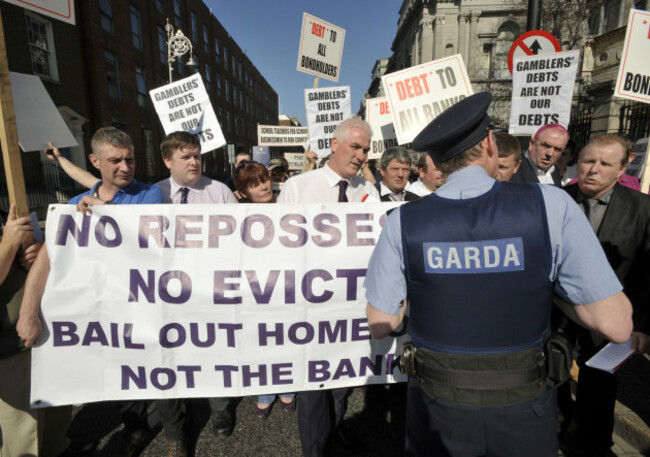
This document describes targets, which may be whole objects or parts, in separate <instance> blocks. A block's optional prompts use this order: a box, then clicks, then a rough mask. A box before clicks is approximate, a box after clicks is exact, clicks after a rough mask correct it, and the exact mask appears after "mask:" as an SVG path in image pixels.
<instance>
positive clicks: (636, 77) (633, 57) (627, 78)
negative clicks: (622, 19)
mask: <svg viewBox="0 0 650 457" xmlns="http://www.w3.org/2000/svg"><path fill="white" fill-rule="evenodd" d="M649 47H650V11H642V10H635V9H632V10H630V16H629V19H628V22H627V31H626V32H625V44H624V46H623V53H622V55H621V65H620V66H619V68H618V78H617V79H616V90H615V91H614V95H616V96H617V97H621V98H627V99H630V100H635V101H638V102H643V103H650V59H648V49H649Z"/></svg>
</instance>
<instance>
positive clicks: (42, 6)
mask: <svg viewBox="0 0 650 457" xmlns="http://www.w3.org/2000/svg"><path fill="white" fill-rule="evenodd" d="M4 1H5V2H7V3H11V4H12V5H18V6H22V7H23V8H26V9H28V10H32V11H36V12H37V13H39V14H42V15H43V16H48V17H51V18H53V19H58V20H60V21H63V22H67V23H69V24H72V25H74V23H75V22H74V0H29V1H27V0H4Z"/></svg>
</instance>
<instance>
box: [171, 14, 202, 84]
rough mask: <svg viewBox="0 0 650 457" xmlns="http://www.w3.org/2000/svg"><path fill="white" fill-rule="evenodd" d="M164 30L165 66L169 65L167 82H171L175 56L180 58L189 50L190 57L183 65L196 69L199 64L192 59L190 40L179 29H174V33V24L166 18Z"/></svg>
mask: <svg viewBox="0 0 650 457" xmlns="http://www.w3.org/2000/svg"><path fill="white" fill-rule="evenodd" d="M165 30H166V31H167V66H168V67H169V82H172V69H173V63H174V62H175V61H176V58H179V59H180V58H181V56H183V55H185V54H186V53H187V52H188V51H189V53H190V59H189V60H188V61H187V63H186V64H185V66H186V67H188V68H190V69H196V68H198V66H199V64H198V62H197V61H196V60H194V56H193V55H192V42H191V41H190V39H189V38H187V37H186V36H185V35H184V34H183V32H182V31H181V30H180V29H178V30H176V33H174V26H173V25H171V24H170V23H169V19H167V25H165Z"/></svg>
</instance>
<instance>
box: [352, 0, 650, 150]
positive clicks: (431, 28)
mask: <svg viewBox="0 0 650 457" xmlns="http://www.w3.org/2000/svg"><path fill="white" fill-rule="evenodd" d="M587 1H588V0H587ZM582 3H585V2H584V1H583V2H582ZM593 3H597V4H598V6H597V7H592V8H588V9H585V11H581V10H580V8H579V5H578V4H577V3H576V4H575V5H573V6H572V7H573V8H574V10H575V11H574V10H569V7H570V6H567V3H566V2H563V1H560V0H548V1H544V2H542V7H543V11H542V27H541V28H542V29H545V30H549V31H551V32H552V33H553V34H554V35H555V36H556V37H557V38H558V40H559V41H560V43H561V44H562V47H563V49H564V50H569V49H581V50H582V51H583V52H582V59H583V61H582V66H581V68H580V69H579V70H578V76H577V80H576V86H575V90H574V102H575V103H574V104H575V107H574V117H575V119H576V128H578V129H582V130H586V131H584V132H580V133H581V135H582V136H583V137H584V138H583V140H584V141H586V139H588V137H589V136H590V135H591V134H592V131H593V134H596V133H603V132H606V131H608V132H611V131H618V130H620V129H621V125H619V124H620V122H619V119H620V118H621V115H620V112H621V108H622V107H623V106H625V105H626V103H625V102H624V101H623V100H620V99H613V97H612V93H613V87H614V83H615V80H616V76H617V71H618V65H619V63H620V54H621V50H622V43H623V39H624V37H625V26H626V24H627V18H628V14H629V10H630V8H632V7H634V6H636V7H637V8H646V9H647V8H649V6H648V3H650V1H649V0H636V1H634V0H602V1H597V0H594V2H593ZM526 15H527V2H526V1H525V0H403V1H402V4H401V6H400V9H399V20H398V30H397V33H396V35H395V38H394V40H393V44H392V47H391V51H392V52H393V54H392V55H391V56H390V57H389V58H388V63H387V64H385V65H382V66H380V65H379V62H382V61H384V60H385V59H381V60H378V61H377V64H376V65H375V67H374V69H373V73H372V80H371V84H370V87H369V89H368V94H367V96H368V97H377V96H381V94H383V89H382V88H381V84H380V81H381V75H382V74H384V73H390V72H393V71H398V70H401V69H403V68H408V67H412V66H415V65H419V64H421V63H424V62H428V61H432V60H437V59H440V58H443V57H446V56H450V55H453V54H461V55H462V57H463V61H464V62H465V66H466V68H467V71H468V74H469V77H470V80H471V81H472V85H473V88H474V91H475V92H478V91H484V90H485V91H489V92H491V93H492V95H493V99H494V101H493V103H492V105H491V108H490V116H491V117H492V119H493V120H494V122H495V124H497V125H499V126H502V127H506V126H507V125H508V122H509V113H510V101H511V90H512V76H511V75H510V72H509V70H508V52H509V50H510V47H511V46H512V43H513V42H514V40H515V39H516V38H517V37H518V36H519V35H521V34H522V33H524V32H525V31H526ZM567 16H570V17H567ZM557 18H560V20H556V19H557ZM378 69H380V70H381V71H378ZM628 104H629V103H628ZM362 108H363V105H362ZM572 122H573V121H572ZM570 127H571V126H570Z"/></svg>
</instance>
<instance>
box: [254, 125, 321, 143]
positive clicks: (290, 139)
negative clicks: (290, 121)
mask: <svg viewBox="0 0 650 457" xmlns="http://www.w3.org/2000/svg"><path fill="white" fill-rule="evenodd" d="M308 137H309V130H308V128H307V127H293V126H277V125H258V126H257V145H258V146H302V144H303V143H304V142H305V141H307V139H308Z"/></svg>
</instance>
